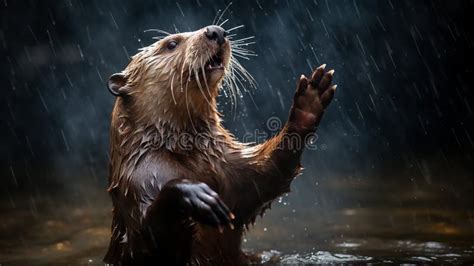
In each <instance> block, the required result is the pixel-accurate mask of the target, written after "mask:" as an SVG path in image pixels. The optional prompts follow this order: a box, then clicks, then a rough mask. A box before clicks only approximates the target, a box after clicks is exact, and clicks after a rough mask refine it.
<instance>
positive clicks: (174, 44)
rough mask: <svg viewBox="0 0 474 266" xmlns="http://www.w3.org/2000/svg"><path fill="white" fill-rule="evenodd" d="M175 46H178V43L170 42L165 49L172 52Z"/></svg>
mask: <svg viewBox="0 0 474 266" xmlns="http://www.w3.org/2000/svg"><path fill="white" fill-rule="evenodd" d="M176 46H178V42H176V41H170V42H169V43H168V45H167V46H166V47H167V48H168V50H173V49H174V48H176Z"/></svg>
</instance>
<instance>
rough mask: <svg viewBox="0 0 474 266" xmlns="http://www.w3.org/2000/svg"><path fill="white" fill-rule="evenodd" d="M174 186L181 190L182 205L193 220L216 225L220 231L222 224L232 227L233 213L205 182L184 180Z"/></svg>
mask: <svg viewBox="0 0 474 266" xmlns="http://www.w3.org/2000/svg"><path fill="white" fill-rule="evenodd" d="M176 188H177V189H178V190H179V191H180V192H181V195H182V197H181V204H182V206H183V207H184V209H185V210H186V211H187V213H188V214H189V215H190V216H191V217H192V218H193V219H194V220H196V221H197V222H200V223H203V224H206V225H210V226H216V227H218V228H219V230H220V231H221V232H222V226H224V225H228V226H229V227H230V228H231V229H233V225H232V222H231V220H232V219H234V218H235V217H234V214H232V212H231V211H230V210H229V208H228V207H227V206H226V205H225V203H224V202H223V201H222V200H221V199H220V198H219V195H218V194H217V193H216V192H215V191H213V190H212V189H211V188H210V187H209V186H208V185H207V184H205V183H188V182H184V183H180V184H177V185H176Z"/></svg>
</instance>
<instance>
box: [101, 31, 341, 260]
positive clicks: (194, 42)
mask: <svg viewBox="0 0 474 266" xmlns="http://www.w3.org/2000/svg"><path fill="white" fill-rule="evenodd" d="M232 53H233V51H232V47H231V41H230V40H229V38H228V36H227V32H226V31H225V30H224V29H223V28H222V27H220V26H215V25H211V26H207V27H204V28H202V29H199V30H197V31H194V32H186V33H177V34H170V35H168V36H166V37H164V38H163V39H160V40H159V41H157V42H155V43H153V44H151V45H150V46H148V47H145V48H142V50H141V51H140V52H138V53H137V54H136V55H135V56H133V57H132V58H131V60H130V62H129V64H128V66H127V67H126V68H125V70H123V71H122V72H120V73H117V74H113V75H112V76H111V77H110V78H109V80H108V81H107V88H108V89H109V91H110V92H111V93H112V94H113V95H115V96H116V100H115V104H114V107H113V111H112V115H111V125H110V168H109V171H110V173H109V187H108V192H109V194H110V196H111V198H112V202H113V207H114V208H113V221H112V229H111V231H112V236H111V240H110V245H109V248H108V251H107V254H106V256H105V258H104V262H106V263H109V264H116V265H129V264H132V265H141V264H163V265H188V264H190V265H242V264H246V263H248V259H249V258H248V256H247V255H245V254H244V253H243V252H242V251H241V242H242V237H243V233H244V232H245V230H247V229H248V225H249V224H251V223H254V221H255V219H256V217H257V216H258V215H259V214H262V213H263V212H264V211H265V210H266V209H267V208H268V207H269V204H270V203H271V202H272V201H273V200H274V199H276V198H277V197H279V196H280V195H282V194H283V193H287V192H289V191H290V184H291V182H292V180H293V179H294V178H295V177H296V176H297V175H298V174H299V173H300V172H301V170H302V166H301V164H300V158H301V155H302V152H303V149H304V147H303V146H304V145H301V144H302V143H301V142H302V140H305V139H307V136H309V135H310V134H313V133H314V132H315V130H316V128H317V126H318V125H319V123H320V121H321V118H322V117H323V114H324V112H325V110H326V108H327V107H328V105H329V103H330V102H331V100H332V98H333V95H334V93H335V90H336V85H332V78H333V74H334V70H330V71H326V70H325V65H322V66H319V67H318V68H316V69H315V70H314V72H312V74H311V76H310V77H306V76H305V75H301V77H300V78H299V80H298V82H297V86H296V92H295V94H294V98H293V102H292V106H291V109H290V112H289V117H288V120H287V122H286V123H285V124H284V126H282V128H281V130H280V132H279V133H278V134H276V135H275V136H274V137H272V138H271V139H269V140H267V141H266V142H264V143H262V144H253V143H241V142H239V141H238V140H236V138H235V137H234V136H233V135H232V134H231V133H230V132H229V131H228V130H226V129H225V128H224V127H223V126H222V125H221V115H220V114H219V112H218V110H217V102H216V98H217V96H218V94H219V91H220V88H221V85H222V82H223V80H224V79H225V77H226V76H227V75H230V74H229V71H230V66H231V64H232V60H233V55H232ZM183 136H185V137H183Z"/></svg>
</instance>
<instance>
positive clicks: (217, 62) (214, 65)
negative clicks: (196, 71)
mask: <svg viewBox="0 0 474 266" xmlns="http://www.w3.org/2000/svg"><path fill="white" fill-rule="evenodd" d="M204 68H205V69H206V71H214V70H218V69H224V64H223V62H222V57H221V56H220V55H218V54H216V55H214V56H213V57H211V59H209V61H207V63H206V65H205V66H204Z"/></svg>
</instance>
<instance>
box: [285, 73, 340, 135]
mask: <svg viewBox="0 0 474 266" xmlns="http://www.w3.org/2000/svg"><path fill="white" fill-rule="evenodd" d="M325 67H326V65H321V66H320V67H318V68H316V70H314V72H313V73H312V75H311V78H309V79H308V78H307V77H305V76H304V75H301V77H300V80H299V81H298V87H297V89H296V93H295V96H294V99H293V107H292V109H291V113H290V121H289V123H290V126H292V127H294V129H296V130H298V131H308V130H309V131H310V130H313V129H314V127H315V126H317V125H318V124H319V122H320V121H321V118H322V116H323V114H324V110H325V109H326V107H327V106H328V105H329V103H330V102H331V100H332V98H333V96H334V92H335V91H336V87H337V85H332V84H331V82H332V77H333V75H334V70H329V71H327V72H326V71H325V70H324V69H325Z"/></svg>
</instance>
